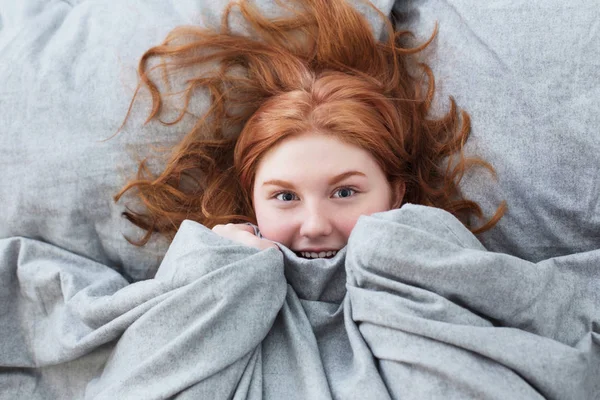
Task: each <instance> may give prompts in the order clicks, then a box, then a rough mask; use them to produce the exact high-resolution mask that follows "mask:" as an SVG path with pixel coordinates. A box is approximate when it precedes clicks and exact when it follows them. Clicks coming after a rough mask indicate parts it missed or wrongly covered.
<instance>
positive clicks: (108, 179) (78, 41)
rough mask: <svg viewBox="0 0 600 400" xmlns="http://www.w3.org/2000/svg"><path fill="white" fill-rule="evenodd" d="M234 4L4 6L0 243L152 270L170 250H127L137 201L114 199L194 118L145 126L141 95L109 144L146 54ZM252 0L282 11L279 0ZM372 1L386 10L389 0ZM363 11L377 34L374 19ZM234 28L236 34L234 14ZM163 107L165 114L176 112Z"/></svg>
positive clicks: (144, 273) (105, 1)
mask: <svg viewBox="0 0 600 400" xmlns="http://www.w3.org/2000/svg"><path fill="white" fill-rule="evenodd" d="M227 3H228V2H227V1H213V0H205V1H198V0H173V1H164V0H151V1H138V0H123V1H118V2H115V1H110V0H100V1H91V0H89V1H77V2H75V1H70V2H67V1H47V0H23V1H16V2H15V1H13V0H0V76H1V77H2V83H1V85H0V171H1V173H0V204H1V205H2V210H1V211H0V238H8V237H12V236H24V237H28V238H32V239H36V240H41V241H44V242H47V243H51V244H54V245H56V246H59V247H62V248H64V249H67V250H70V251H72V252H73V253H76V254H80V255H82V256H84V257H88V258H91V259H93V260H95V261H97V262H100V263H102V264H106V265H109V266H111V267H113V268H114V269H116V270H118V271H120V272H121V273H122V274H124V275H126V276H128V277H129V278H130V279H133V280H139V279H144V278H148V277H151V276H152V275H153V273H154V272H155V271H156V268H157V267H158V265H159V262H160V259H161V258H162V256H163V255H164V252H165V250H166V247H167V244H166V243H164V242H162V241H160V240H158V239H157V240H156V241H154V242H153V243H151V244H150V245H148V246H145V247H144V248H136V247H134V246H132V245H131V244H129V243H128V242H127V241H126V240H125V239H124V237H123V235H127V236H128V237H131V238H133V239H138V238H140V237H141V236H142V233H141V232H140V231H139V230H137V229H136V228H134V227H132V226H131V224H129V223H128V222H127V221H126V220H124V219H123V218H121V213H122V212H123V211H124V210H125V206H126V205H130V206H132V207H134V208H135V203H133V202H131V201H129V202H128V201H126V200H125V201H122V202H120V203H119V204H114V202H113V201H112V196H114V195H115V194H116V193H117V192H118V191H119V190H120V189H121V188H122V186H123V185H124V184H125V182H127V180H128V179H130V178H132V177H133V176H134V175H135V172H136V171H137V162H138V160H139V159H140V157H145V156H148V155H158V152H157V151H155V150H154V149H157V148H160V147H164V146H169V145H172V144H174V143H176V142H177V141H178V140H180V139H181V138H182V136H183V134H184V133H185V132H187V130H188V129H190V128H191V127H192V124H193V122H194V121H193V119H192V118H188V119H186V120H184V121H183V122H182V123H181V124H178V125H177V126H176V127H174V128H167V127H165V126H163V125H161V124H159V123H150V124H148V125H146V126H144V125H143V122H144V121H145V119H146V117H147V114H148V112H149V105H150V100H149V96H147V94H146V93H145V92H142V96H141V97H140V100H139V102H137V103H136V106H135V108H134V110H133V114H132V115H131V118H130V119H129V120H128V123H127V125H126V126H125V127H124V129H123V130H122V131H121V132H120V133H119V134H118V135H117V136H114V137H113V138H112V139H110V140H106V139H108V138H110V137H111V136H113V135H114V134H115V133H116V131H117V129H118V128H119V126H120V125H121V123H122V122H123V119H124V117H125V115H126V112H127V109H128V106H129V101H130V100H131V98H132V97H133V93H134V91H135V88H136V84H137V73H136V68H137V64H138V61H139V59H140V57H141V55H142V53H143V52H144V51H145V50H146V49H148V48H150V47H151V46H153V45H156V44H159V43H161V42H162V41H163V40H164V38H165V37H166V35H167V33H168V32H169V31H170V30H171V29H173V28H175V27H176V26H179V25H190V24H193V25H197V26H206V25H210V26H215V25H218V24H219V23H220V17H221V14H222V10H223V8H224V7H225V5H226V4H227ZM254 3H255V4H257V5H259V7H261V10H263V11H264V12H265V13H268V14H273V15H276V14H277V12H278V8H276V6H275V2H274V1H273V0H259V1H256V2H254ZM356 3H359V2H356ZM373 3H374V4H375V5H376V6H377V7H378V8H379V9H380V10H381V11H382V12H383V13H384V14H389V12H390V10H391V8H392V5H393V0H376V1H374V2H373ZM359 10H361V11H363V12H364V14H365V15H366V16H367V17H368V18H369V20H370V21H371V22H372V24H373V27H374V31H375V32H378V31H379V30H380V24H377V23H376V21H377V20H376V16H375V12H374V11H373V10H369V9H367V8H366V7H365V6H361V7H359ZM231 23H232V26H233V28H234V29H238V28H239V23H237V22H236V20H235V14H234V16H233V17H232V20H231ZM207 104H208V103H207V99H206V98H203V97H201V96H198V98H197V99H196V102H195V104H194V106H195V107H196V108H195V109H196V110H198V113H200V112H201V111H202V110H203V109H205V108H206V105H207ZM169 105H170V104H169V103H167V104H166V106H167V107H168V106H169ZM176 105H177V104H173V107H174V106H176ZM166 111H167V117H166V118H167V119H168V118H169V116H170V115H171V114H174V113H175V110H174V109H173V110H171V111H172V113H171V114H169V111H170V110H169V109H168V108H167V110H166Z"/></svg>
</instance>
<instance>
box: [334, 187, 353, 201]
mask: <svg viewBox="0 0 600 400" xmlns="http://www.w3.org/2000/svg"><path fill="white" fill-rule="evenodd" d="M335 193H336V194H335V195H334V197H338V198H340V199H345V198H346V197H350V196H352V195H354V194H355V193H356V190H354V189H351V188H347V187H346V188H341V189H338V190H336V191H335Z"/></svg>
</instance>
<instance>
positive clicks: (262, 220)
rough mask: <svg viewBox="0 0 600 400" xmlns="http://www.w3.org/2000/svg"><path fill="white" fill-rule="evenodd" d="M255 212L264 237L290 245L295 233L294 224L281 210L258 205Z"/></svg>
mask: <svg viewBox="0 0 600 400" xmlns="http://www.w3.org/2000/svg"><path fill="white" fill-rule="evenodd" d="M255 212H256V222H257V225H258V229H260V233H261V234H262V235H263V237H264V238H265V239H269V240H272V241H274V242H278V243H281V244H283V245H284V246H286V247H290V243H291V241H292V238H293V234H294V229H293V226H292V224H291V223H290V222H289V221H286V220H285V218H283V217H282V215H281V214H280V213H279V212H276V210H273V209H270V208H268V207H266V208H261V207H257V208H256V210H255Z"/></svg>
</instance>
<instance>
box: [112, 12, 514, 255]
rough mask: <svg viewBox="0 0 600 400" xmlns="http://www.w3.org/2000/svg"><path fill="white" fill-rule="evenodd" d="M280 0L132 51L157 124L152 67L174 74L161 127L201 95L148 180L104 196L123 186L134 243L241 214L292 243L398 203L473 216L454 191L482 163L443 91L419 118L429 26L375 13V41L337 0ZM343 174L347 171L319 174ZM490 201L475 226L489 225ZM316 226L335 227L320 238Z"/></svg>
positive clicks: (473, 208)
mask: <svg viewBox="0 0 600 400" xmlns="http://www.w3.org/2000/svg"><path fill="white" fill-rule="evenodd" d="M290 1H291V3H293V5H292V4H290V2H288V3H286V4H287V5H286V11H288V12H292V14H293V15H292V16H290V17H285V18H284V17H282V18H278V19H274V20H269V19H268V18H267V17H265V16H263V15H261V13H260V12H258V10H256V9H255V8H254V7H253V6H251V5H250V4H249V2H248V1H245V0H243V1H240V2H239V4H238V7H237V9H238V10H239V12H240V13H241V15H242V16H243V17H244V19H245V21H246V22H247V26H246V27H245V28H246V30H247V33H248V34H247V35H242V34H239V33H235V34H234V33H231V32H230V30H229V26H228V23H227V21H228V18H229V15H230V13H231V12H232V10H233V9H234V7H233V6H230V7H228V8H227V10H226V11H225V14H224V17H223V19H222V21H223V24H222V26H221V27H220V29H213V30H211V29H201V28H190V27H184V28H178V29H176V30H174V31H173V32H172V33H171V34H170V35H169V36H168V37H167V39H166V40H165V42H164V43H163V44H162V45H160V46H156V47H153V48H151V49H150V50H148V51H147V52H146V53H145V54H144V56H143V57H142V60H141V61H140V67H139V73H140V77H141V85H143V86H146V87H147V88H148V89H149V92H150V94H151V96H152V101H153V107H152V112H151V114H150V117H149V120H150V119H152V118H156V119H159V120H160V116H161V111H162V109H163V107H162V106H163V104H164V103H165V101H166V100H168V93H167V94H165V93H163V92H162V91H161V89H160V87H159V85H158V84H157V83H155V80H154V79H155V78H154V74H155V73H156V75H157V76H158V77H161V78H163V79H164V80H165V82H164V83H165V85H163V86H164V87H172V86H176V85H173V82H172V81H177V78H178V77H180V78H181V80H184V79H185V80H184V82H185V85H186V86H185V90H183V95H184V99H185V106H184V109H183V110H182V111H181V114H180V116H179V117H178V118H177V119H176V120H175V121H173V122H170V124H173V123H177V122H179V121H180V120H181V119H183V117H184V116H185V115H188V114H189V112H188V104H189V103H190V99H191V98H192V97H193V96H194V95H195V94H196V93H198V91H199V90H200V89H204V90H205V91H206V93H208V94H210V98H211V101H212V104H211V107H210V109H209V110H208V111H207V112H206V114H205V115H204V116H203V117H202V118H200V119H199V120H198V122H197V124H196V125H195V126H194V128H193V129H192V130H191V131H189V132H188V133H187V135H186V136H185V137H184V138H183V139H182V140H181V142H180V143H179V144H178V145H177V146H176V148H174V149H173V151H172V153H171V155H170V159H169V161H168V163H167V166H166V168H165V170H164V171H162V172H161V173H159V174H158V176H153V175H152V174H151V173H150V172H149V171H148V169H147V168H146V166H145V164H144V163H142V164H141V166H140V169H139V172H138V177H137V179H135V180H133V181H131V182H129V184H127V185H126V186H125V188H124V189H123V190H122V191H121V193H119V194H118V195H117V196H116V199H117V200H118V199H119V198H120V196H121V195H122V194H123V193H124V192H126V191H128V190H129V189H132V188H135V189H137V194H138V196H139V198H140V200H141V201H142V203H143V205H144V206H145V208H144V210H143V211H142V212H134V211H127V212H125V213H124V215H125V216H126V217H127V218H128V219H129V220H130V221H132V222H133V223H134V224H136V225H138V226H140V227H141V228H143V229H145V230H146V231H147V234H146V236H145V237H144V238H143V239H142V240H141V241H139V242H138V243H140V244H144V243H146V242H147V241H148V240H149V238H150V236H151V234H152V233H153V232H158V233H161V234H164V235H167V236H173V235H174V234H175V232H176V231H177V229H178V228H179V225H180V224H181V222H182V221H183V220H184V219H192V220H196V221H198V222H200V223H202V224H204V225H206V226H208V227H212V226H214V225H216V224H220V223H227V222H242V221H249V222H254V223H258V225H259V227H260V229H261V231H262V232H263V234H264V235H265V236H266V237H267V238H269V239H272V240H276V241H280V242H282V243H284V244H287V245H288V246H290V247H291V248H293V249H294V250H304V249H313V247H314V248H318V249H321V247H322V246H324V247H327V248H329V247H331V248H332V249H333V248H339V247H340V246H342V245H343V244H345V240H346V239H347V236H348V234H349V231H350V230H351V228H352V227H353V226H354V223H355V222H356V220H357V218H358V215H360V214H367V213H372V212H375V211H384V210H387V209H390V208H393V207H398V206H400V205H401V204H402V203H405V202H410V203H416V204H423V205H429V206H435V207H439V208H442V209H445V210H447V211H449V212H451V213H453V214H454V215H456V216H458V217H461V218H462V219H463V220H464V221H465V223H467V222H468V221H469V219H468V217H470V216H471V215H476V216H479V217H481V210H480V208H479V206H478V205H477V204H476V203H474V202H472V201H469V200H465V199H463V198H462V197H461V195H460V192H459V190H458V184H459V182H460V179H461V177H462V175H463V174H464V172H465V170H466V169H467V168H468V167H469V166H470V165H472V164H479V165H483V166H486V167H488V168H490V169H491V167H489V165H487V164H486V163H484V162H483V161H480V160H476V159H467V158H465V157H464V155H463V153H462V149H463V146H464V143H465V141H466V140H467V138H468V136H469V130H470V123H469V117H468V115H467V114H466V113H465V112H458V111H457V109H456V106H455V103H454V101H453V100H452V99H450V110H449V111H448V113H447V114H446V115H445V116H444V117H442V118H441V119H430V118H429V115H428V114H429V108H430V105H431V102H432V98H433V94H434V78H433V75H432V73H431V71H430V69H429V68H428V67H427V66H426V65H425V64H423V63H421V61H422V60H419V59H418V57H417V56H418V53H419V52H420V51H421V50H422V49H423V48H425V47H426V46H427V45H428V44H429V42H430V41H431V40H433V37H434V36H432V38H431V39H430V41H429V42H427V43H425V44H423V45H421V46H419V47H414V48H411V47H407V46H405V38H406V37H407V36H410V35H409V34H408V33H407V32H395V31H394V27H393V26H392V24H391V23H390V21H388V20H387V18H385V16H383V15H381V18H382V19H381V21H382V22H383V25H384V26H385V27H387V38H386V39H385V40H384V41H378V40H377V39H376V38H375V37H374V36H373V33H372V30H371V25H370V24H369V23H368V22H367V21H366V19H365V18H364V17H363V16H362V15H361V14H360V13H359V12H358V11H357V10H356V9H355V8H354V7H353V6H352V5H350V3H349V2H347V0H290ZM280 4H281V3H280ZM152 64H154V66H152V67H151V66H150V65H152ZM214 65H217V67H214ZM209 66H211V67H210V68H207V67H209ZM157 69H158V71H156V70H157ZM190 77H191V78H190ZM157 80H159V79H158V78H157ZM352 171H354V172H359V173H358V174H354V175H353V176H350V177H347V180H345V181H340V182H336V183H337V185H336V184H333V183H332V182H330V181H332V180H336V179H334V178H337V177H338V175H339V174H342V173H345V172H352ZM361 174H363V175H366V178H365V177H364V176H361ZM268 181H271V183H273V181H275V182H277V181H280V182H279V186H278V187H277V185H273V184H266V182H268ZM281 181H286V182H287V183H285V182H281ZM282 183H285V184H283V185H281V184H282ZM290 184H293V186H294V187H293V188H292V187H290V186H292V185H290ZM286 185H287V186H288V187H285V186H286ZM361 185H362V187H359V186H361ZM365 187H367V189H365ZM292 189H294V190H292ZM338 189H340V190H338ZM361 191H362V192H361ZM271 194H272V195H273V196H274V197H269V196H270V195H271ZM273 199H275V200H273ZM296 199H300V201H298V200H296ZM363 200H364V202H363ZM279 201H281V202H282V203H290V204H282V203H278V202H279ZM502 211H503V209H502V208H500V209H499V211H498V212H497V213H496V215H495V216H494V217H493V218H492V219H491V220H489V221H488V223H486V224H485V225H483V226H482V227H480V228H478V229H475V230H474V231H483V230H485V229H489V228H490V227H491V226H493V224H495V222H496V221H497V220H498V219H499V218H500V216H501V214H502ZM329 231H331V232H334V233H335V235H334V236H330V237H329V239H328V240H324V237H325V236H327V235H326V233H327V232H329ZM311 232H312V233H311ZM319 232H320V233H319ZM319 235H320V237H321V239H319V240H317V239H315V238H316V237H317V236H319ZM278 239H279V240H278Z"/></svg>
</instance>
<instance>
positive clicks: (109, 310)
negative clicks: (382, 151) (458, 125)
mask: <svg viewBox="0 0 600 400" xmlns="http://www.w3.org/2000/svg"><path fill="white" fill-rule="evenodd" d="M257 3H259V4H260V5H261V7H263V8H264V10H265V12H273V13H276V12H277V10H276V8H275V7H274V5H273V4H272V2H271V1H267V0H259V1H257ZM374 4H375V5H376V6H377V7H378V8H379V9H380V10H381V11H382V12H383V13H385V14H387V15H390V16H392V17H393V20H394V22H395V23H396V24H398V25H399V26H401V27H405V28H406V29H410V30H412V31H413V32H414V33H415V35H416V37H417V38H420V39H422V40H425V39H427V38H428V37H429V35H430V34H431V32H433V30H434V27H435V25H436V23H437V24H438V26H439V34H438V36H437V38H436V40H435V41H434V42H433V43H432V45H431V46H430V47H429V48H428V49H427V50H426V54H425V55H426V56H427V61H428V63H429V64H430V66H431V67H432V69H433V72H434V74H435V76H436V78H437V86H436V89H437V95H436V100H435V107H434V109H435V110H436V111H435V112H443V111H444V110H445V109H446V107H447V106H448V105H449V101H448V96H450V95H452V96H453V97H454V98H455V99H456V101H457V103H458V105H459V106H460V107H462V108H464V109H465V110H467V111H468V112H469V113H470V115H471V120H472V135H471V139H470V140H469V142H468V144H467V153H468V154H470V155H475V156H480V157H482V158H483V159H485V160H487V161H489V162H490V163H491V164H492V165H493V166H494V168H495V170H496V176H495V177H494V176H492V175H491V174H489V173H487V172H485V171H481V170H474V171H472V172H470V173H469V174H467V175H466V176H465V177H464V179H463V182H462V191H463V193H464V194H465V195H466V196H467V197H469V198H471V199H473V200H475V201H477V202H479V203H480V204H481V205H482V207H483V209H484V212H485V213H486V214H487V215H492V214H493V212H494V210H495V209H496V207H497V206H498V204H500V203H501V202H502V201H506V203H507V205H508V209H507V212H506V215H505V216H504V217H503V218H502V219H501V220H500V222H499V223H498V225H497V226H496V227H495V228H494V229H492V230H490V231H488V232H486V233H484V234H481V235H479V236H477V238H475V237H474V236H473V235H471V234H470V233H469V232H468V231H467V230H466V229H465V228H464V227H463V226H462V225H460V224H457V222H456V220H455V219H453V218H452V217H451V216H450V215H449V214H447V213H445V212H443V211H440V210H435V209H431V208H428V207H423V206H417V205H407V206H404V207H402V208H401V209H400V210H394V211H391V212H388V213H382V214H380V215H376V216H372V217H365V218H361V220H360V221H359V224H358V225H357V227H356V230H355V232H354V233H353V236H352V237H351V241H350V243H349V245H348V249H347V252H343V253H342V252H341V253H340V254H338V255H337V256H336V257H335V258H334V259H333V260H332V261H331V262H329V263H325V264H323V265H320V264H319V265H312V264H311V265H310V266H309V265H305V264H303V263H302V262H301V261H298V260H296V261H294V260H293V254H288V253H285V252H284V259H285V260H286V261H287V263H286V264H285V265H283V266H282V265H281V263H280V262H279V263H278V259H277V257H276V256H275V255H274V254H273V252H272V251H266V252H262V253H258V252H257V251H251V250H250V249H245V248H243V247H241V246H235V245H234V244H233V243H230V242H228V241H227V240H225V239H219V238H216V237H214V235H213V234H211V232H210V231H209V230H207V229H206V228H204V227H202V226H201V225H199V224H196V223H194V222H192V221H187V222H185V223H184V225H182V227H181V229H180V232H178V234H177V237H176V239H175V240H174V242H173V243H172V244H170V243H168V242H167V241H166V240H164V239H160V238H153V239H152V241H151V242H150V243H149V244H148V245H146V246H144V247H136V246H133V245H131V244H130V243H129V242H128V241H127V240H126V238H127V237H129V238H134V239H135V238H139V237H141V234H142V233H141V232H140V231H139V230H138V229H137V228H135V227H133V226H132V225H131V224H130V223H129V222H127V221H126V220H125V219H124V218H123V217H122V216H121V213H122V212H123V211H124V210H125V206H135V204H131V203H130V202H128V201H120V202H119V203H114V202H113V195H114V194H116V193H117V192H118V191H119V189H120V188H121V187H122V186H123V185H124V183H125V182H126V181H127V180H128V179H129V178H131V177H132V175H133V174H134V173H135V171H136V165H137V162H138V161H139V157H140V156H147V155H152V154H159V149H160V148H161V147H164V146H169V145H171V144H173V143H176V142H177V140H178V138H180V137H181V135H182V134H183V133H184V132H185V131H186V129H185V127H186V124H191V123H192V122H193V121H184V122H183V124H180V125H177V126H175V127H167V126H164V125H161V124H158V123H149V124H144V120H145V118H146V116H147V106H148V104H149V99H148V98H145V99H144V98H143V97H142V99H141V100H140V102H139V103H138V104H137V106H136V107H134V109H133V112H132V114H131V116H130V118H129V119H128V121H127V123H126V124H125V125H124V126H123V128H122V129H121V130H120V132H119V133H118V134H115V133H117V131H118V130H119V128H120V127H121V124H122V122H123V119H124V117H125V114H126V112H127V109H128V106H129V101H130V99H131V98H132V96H133V93H134V90H135V87H136V82H137V75H136V69H135V68H136V66H137V62H138V60H139V58H140V56H141V54H142V53H143V51H144V50H146V49H147V48H149V47H150V46H152V45H154V44H157V43H159V42H161V41H162V40H163V39H164V37H165V36H166V34H167V33H168V32H169V31H170V30H171V29H172V28H174V27H175V26H178V25H184V24H197V25H198V24H200V25H202V24H206V25H210V24H218V22H219V20H220V15H221V13H222V11H223V8H224V6H225V3H224V2H214V1H209V0H178V1H171V0H169V1H158V0H152V1H139V0H123V1H120V2H110V1H107V0H95V1H92V0H79V1H78V0H71V1H66V0H62V1H58V0H55V1H48V0H46V1H42V0H23V1H20V2H14V1H11V0H0V76H1V77H2V78H1V84H0V166H1V173H0V205H1V206H2V208H1V209H2V211H1V212H0V399H16V398H23V399H67V398H68V399H72V398H73V399H74V398H94V399H104V398H106V399H114V398H119V399H126V398H144V399H150V398H155V399H163V398H175V397H177V398H236V399H237V398H240V399H241V398H251V399H254V398H281V397H280V396H282V395H283V394H287V395H288V397H290V398H300V399H301V398H324V399H327V398H344V399H345V398H373V399H380V398H400V397H402V398H457V399H458V398H556V399H566V398H577V399H584V398H586V399H587V398H589V399H597V398H600V128H599V126H600V45H599V43H600V9H599V8H598V4H597V2H596V1H595V0H581V1H579V2H577V4H575V3H567V2H564V1H558V0H546V1H539V0H538V1H534V2H520V1H515V0H494V1H487V2H477V1H473V0H452V1H447V0H446V1H443V0H396V1H395V2H394V1H393V0H376V1H374ZM359 7H361V8H360V9H361V10H362V12H364V13H365V15H367V17H368V18H369V19H370V21H371V22H372V24H373V29H374V32H375V34H381V26H380V25H379V24H377V23H376V19H375V16H374V14H373V12H372V11H369V9H368V8H366V7H364V6H360V5H359ZM206 104H207V103H206V102H205V103H202V102H200V103H199V107H200V108H202V106H203V105H204V106H205V105H206ZM188 126H189V125H188ZM157 160H159V158H157ZM157 162H159V161H157ZM392 233H393V234H392ZM381 243H384V244H388V245H389V246H384V247H385V249H388V250H385V249H382V247H381ZM391 248H393V249H395V250H397V251H391V250H389V249H391ZM399 254H401V256H399ZM203 255H205V256H203ZM231 257H233V258H231ZM344 260H345V261H344ZM340 262H342V263H344V262H345V263H346V265H345V267H346V269H345V275H343V276H341V275H340V273H339V271H340V268H339V267H340V264H339V263H340ZM235 263H241V265H246V266H248V268H246V269H245V271H246V272H244V273H243V274H242V275H239V276H238V275H235V274H232V273H230V272H227V271H230V269H231V265H232V264H235ZM306 268H316V269H315V270H314V271H312V272H314V274H311V277H312V278H311V279H307V278H306V277H305V276H303V273H300V272H299V271H306ZM342 270H343V268H342ZM248 271H254V272H253V273H250V272H248ZM244 274H245V275H244ZM232 276H235V279H233V278H232ZM378 277H385V279H379V278H378ZM240 281H244V282H246V285H245V286H244V285H240V283H239V282H240ZM252 285H254V286H252ZM248 287H255V288H260V290H252V291H248V290H247V289H248ZM215 307H216V308H215ZM215 309H217V310H220V311H219V312H213V313H211V312H209V311H210V310H215ZM207 310H209V311H207ZM215 313H216V314H215ZM225 314H227V315H229V317H227V318H223V317H221V316H222V315H225ZM299 321H300V322H299ZM332 321H333V322H332ZM332 324H333V325H332ZM331 326H334V327H335V328H331ZM273 327H275V328H276V329H275V328H273ZM316 327H318V328H319V329H316ZM328 327H329V328H328ZM344 329H345V332H346V336H344V337H345V339H343V340H342V339H340V338H339V337H338V335H340V334H341V333H340V332H341V331H340V330H342V331H344ZM315 332H317V333H315ZM318 332H320V333H318ZM339 340H342V342H343V343H342V342H340V341H339ZM347 357H350V358H347ZM289 393H292V395H290V394H289Z"/></svg>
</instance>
